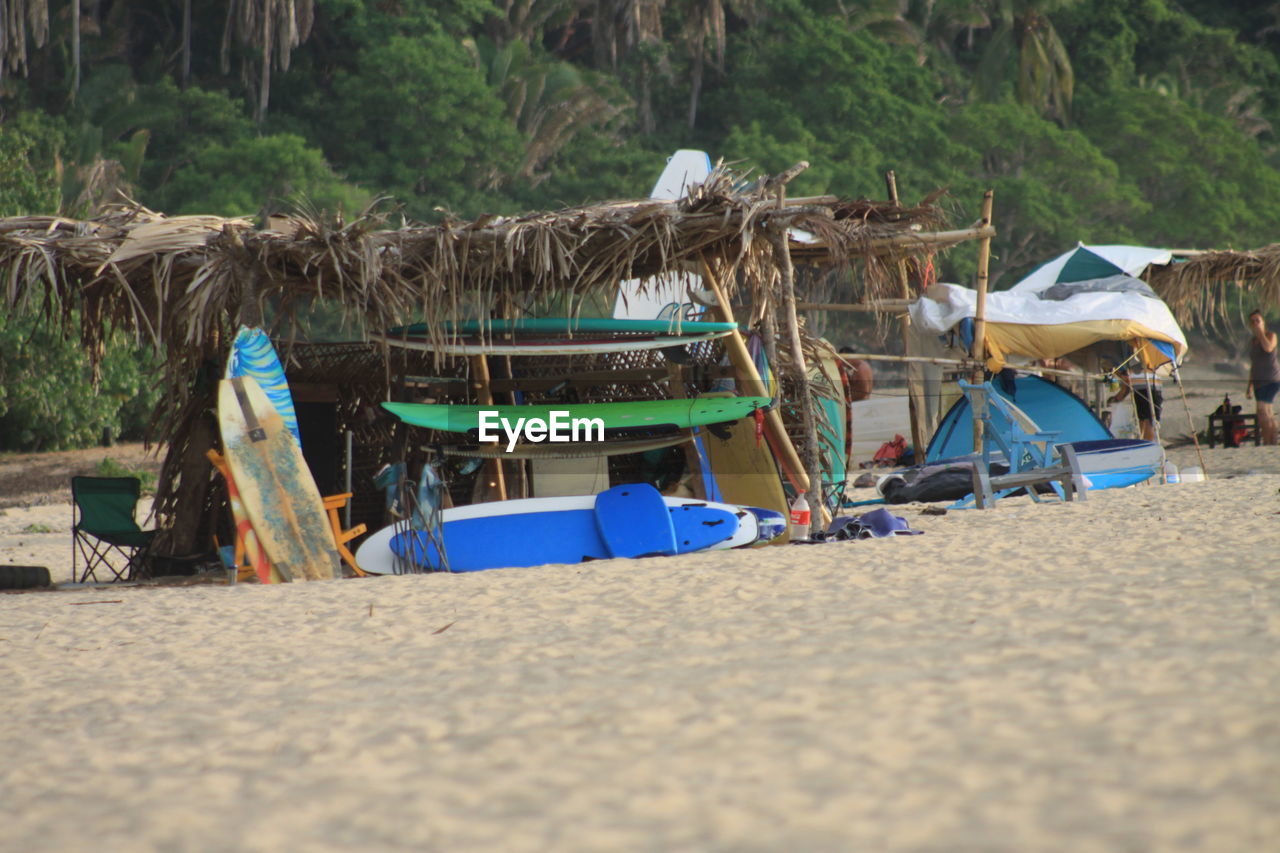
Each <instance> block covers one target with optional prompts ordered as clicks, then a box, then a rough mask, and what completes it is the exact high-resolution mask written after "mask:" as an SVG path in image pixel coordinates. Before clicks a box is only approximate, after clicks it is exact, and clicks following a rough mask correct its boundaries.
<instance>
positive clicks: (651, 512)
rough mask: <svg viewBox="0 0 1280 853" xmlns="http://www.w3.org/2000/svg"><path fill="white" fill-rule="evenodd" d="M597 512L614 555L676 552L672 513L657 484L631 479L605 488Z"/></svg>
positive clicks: (636, 555) (600, 524)
mask: <svg viewBox="0 0 1280 853" xmlns="http://www.w3.org/2000/svg"><path fill="white" fill-rule="evenodd" d="M595 514H596V525H597V526H598V527H599V528H600V538H601V539H602V540H604V544H605V546H606V547H607V548H608V549H609V553H610V554H611V555H613V556H614V557H648V556H652V555H656V554H674V553H675V552H676V533H675V530H674V529H673V528H672V526H671V515H672V514H671V512H670V511H669V510H668V509H667V504H666V501H664V500H663V499H662V494H661V493H660V492H659V491H658V490H657V489H655V488H654V487H653V486H650V485H647V484H642V483H631V484H629V485H625V486H618V487H616V488H612V489H609V490H607V491H604V492H601V493H600V494H599V495H597V496H596V506H595ZM735 526H736V522H735Z"/></svg>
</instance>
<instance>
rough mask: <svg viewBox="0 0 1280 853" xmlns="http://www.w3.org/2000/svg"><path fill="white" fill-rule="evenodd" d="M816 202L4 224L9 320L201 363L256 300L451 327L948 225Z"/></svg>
mask: <svg viewBox="0 0 1280 853" xmlns="http://www.w3.org/2000/svg"><path fill="white" fill-rule="evenodd" d="M800 201H801V202H802V203H800V204H795V203H791V204H785V203H784V204H781V205H780V204H779V201H778V196H777V188H776V187H775V186H773V185H771V184H770V182H769V181H757V182H755V183H753V184H751V185H750V186H748V187H745V188H739V187H737V186H735V180H734V178H733V175H732V174H731V173H730V172H728V171H725V170H723V169H722V170H718V171H717V172H716V173H715V174H713V175H712V176H711V178H710V179H709V180H708V181H707V182H706V183H705V184H704V185H703V186H702V187H700V188H698V189H697V190H696V191H695V192H694V193H693V195H692V196H691V197H689V198H686V199H682V200H680V201H678V202H663V201H650V200H644V201H624V202H613V203H607V204H599V205H592V206H586V207H579V208H569V209H566V210H559V211H553V212H545V213H530V214H525V215H522V216H514V217H500V216H484V217H481V218H480V219H477V220H475V221H473V222H459V221H456V220H448V221H445V222H443V223H441V224H438V225H419V224H408V223H405V224H402V225H401V226H400V227H388V224H387V221H386V217H385V216H380V215H377V214H374V213H366V214H365V215H362V216H361V217H359V218H358V219H356V220H355V221H353V222H350V223H343V222H341V221H336V222H327V221H324V220H323V219H322V218H321V217H319V216H311V215H295V216H289V217H282V218H277V219H273V220H272V223H271V225H272V227H269V228H263V229H259V228H255V227H254V226H253V224H252V223H251V222H250V221H249V220H246V219H227V218H221V217H215V216H180V217H171V218H170V217H165V216H164V215H162V214H159V213H154V212H152V211H150V210H147V209H146V208H143V207H141V206H137V205H131V206H117V207H113V208H110V209H108V210H106V211H105V212H104V213H102V214H101V215H100V216H99V217H97V218H95V219H92V220H86V221H74V220H68V219H62V218H59V217H21V218H14V219H4V220H0V268H3V269H4V271H5V277H4V285H3V287H4V291H3V292H4V296H5V302H6V304H7V305H9V306H13V305H15V304H18V303H21V302H24V301H29V300H40V301H42V302H43V305H44V308H45V311H46V312H47V313H51V312H53V311H55V310H56V309H62V310H64V311H66V310H69V309H70V308H71V307H74V306H80V307H82V308H84V309H85V311H84V316H83V321H82V322H83V325H82V328H81V332H82V335H83V337H84V340H85V343H86V344H87V345H89V346H90V347H91V348H92V349H95V350H96V348H97V347H98V346H99V345H100V343H101V341H102V340H103V336H104V330H105V327H106V325H108V324H113V325H119V326H122V327H124V328H126V329H131V330H136V331H137V332H138V334H139V335H140V336H142V337H143V338H144V339H145V340H148V341H150V342H151V343H153V344H154V345H156V346H157V348H160V349H167V350H168V351H169V353H170V354H174V353H177V352H181V351H183V350H188V349H201V348H202V344H203V343H205V342H208V341H209V340H210V338H211V336H213V335H214V334H215V330H217V329H219V328H220V327H221V328H223V329H224V330H225V326H226V324H227V323H229V322H234V321H235V319H236V315H237V313H238V312H239V311H240V310H241V309H242V307H243V306H245V305H247V304H248V303H251V302H252V301H254V300H255V299H256V300H262V299H266V298H272V299H274V300H277V301H278V303H279V304H280V306H281V308H282V309H283V310H286V311H287V310H288V309H289V308H290V307H291V306H292V305H294V304H296V303H299V302H309V300H311V299H312V298H313V297H327V298H330V299H333V300H336V301H337V302H338V303H340V304H341V305H342V306H343V308H344V309H346V310H347V311H348V312H351V313H354V314H356V315H359V316H361V317H362V318H363V319H364V320H365V321H366V322H367V323H368V325H369V326H370V327H371V328H384V327H387V326H391V325H395V324H397V323H400V322H405V321H406V320H410V319H415V320H427V321H428V322H437V321H443V320H451V319H457V318H459V317H460V316H461V315H462V314H464V313H465V312H466V310H467V309H468V307H469V306H470V304H472V300H473V299H474V298H475V296H476V295H477V294H487V295H505V296H511V297H522V298H527V297H529V296H538V295H562V296H571V297H585V296H587V295H590V294H591V293H593V292H596V291H605V290H607V291H612V290H613V289H615V288H616V287H617V285H618V282H619V281H621V280H623V279H627V278H634V277H641V276H646V275H650V274H653V273H657V272H661V271H664V270H670V269H678V268H680V267H681V265H682V264H685V263H692V262H696V261H697V259H698V256H699V255H700V254H703V253H705V254H707V255H710V256H712V257H714V258H717V259H720V260H723V261H726V262H729V263H730V264H731V265H733V266H736V267H738V268H739V269H742V268H752V267H760V266H762V265H767V264H769V259H770V250H769V247H768V245H767V241H766V240H763V239H759V237H760V236H761V235H762V234H763V233H764V232H765V231H767V230H768V229H770V228H776V227H781V226H784V225H792V226H795V227H798V228H802V229H804V230H805V231H808V232H810V233H811V234H813V235H815V236H816V238H817V240H816V242H815V243H812V244H807V245H806V246H805V247H803V250H804V251H805V252H806V253H807V255H809V256H812V255H813V254H814V253H815V252H817V253H819V254H820V255H821V256H822V257H824V258H825V259H827V260H830V261H845V260H849V259H852V258H857V257H862V256H865V255H868V254H871V253H873V252H890V251H893V252H904V251H905V252H910V251H911V249H912V246H911V245H905V246H904V245H903V244H902V239H903V238H904V237H905V238H906V239H907V240H908V241H910V240H911V239H912V237H913V235H915V234H918V233H920V232H922V231H928V230H930V229H933V228H936V227H937V226H938V225H939V224H940V223H941V221H942V217H941V215H940V213H939V211H938V209H937V208H934V207H932V206H922V207H916V208H906V207H899V206H897V205H893V204H889V203H887V202H870V201H862V200H859V201H840V200H836V199H827V198H824V199H819V200H800ZM892 238H897V240H896V241H895V240H893V239H892ZM955 242H958V240H956V241H955ZM921 248H923V242H922V244H921Z"/></svg>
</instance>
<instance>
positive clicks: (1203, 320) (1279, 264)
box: [1147, 243, 1280, 328]
mask: <svg viewBox="0 0 1280 853" xmlns="http://www.w3.org/2000/svg"><path fill="white" fill-rule="evenodd" d="M1147 279H1148V281H1149V283H1150V284H1151V287H1152V289H1153V290H1155V292H1156V293H1157V294H1159V296H1160V298H1161V299H1163V300H1164V301H1165V302H1166V303H1168V305H1169V308H1170V309H1171V310H1172V311H1173V313H1174V316H1175V317H1177V319H1178V322H1179V323H1183V324H1184V325H1188V326H1199V327H1201V328H1214V327H1218V326H1222V325H1226V323H1227V321H1228V320H1229V318H1228V317H1227V313H1226V312H1227V311H1228V310H1229V308H1230V306H1231V305H1233V304H1236V300H1234V299H1230V298H1228V296H1229V295H1230V294H1233V293H1236V292H1238V293H1239V294H1240V295H1242V296H1243V295H1245V294H1247V295H1248V296H1249V297H1251V298H1252V300H1253V304H1252V305H1250V306H1249V308H1253V307H1257V308H1261V309H1262V310H1264V311H1266V310H1269V309H1276V308H1280V243H1272V244H1271V245H1270V246H1264V247H1262V248H1260V249H1253V250H1251V251H1244V252H1233V251H1222V252H1202V253H1200V254H1197V255H1195V256H1193V257H1191V258H1189V259H1188V260H1186V261H1182V262H1179V263H1173V264H1168V265H1166V266H1162V267H1152V268H1151V269H1150V271H1149V272H1148V273H1147Z"/></svg>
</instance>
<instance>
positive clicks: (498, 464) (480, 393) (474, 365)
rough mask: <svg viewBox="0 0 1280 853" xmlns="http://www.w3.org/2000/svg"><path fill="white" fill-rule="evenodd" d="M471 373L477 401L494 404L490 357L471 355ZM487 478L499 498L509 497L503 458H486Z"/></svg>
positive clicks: (487, 404) (482, 404)
mask: <svg viewBox="0 0 1280 853" xmlns="http://www.w3.org/2000/svg"><path fill="white" fill-rule="evenodd" d="M470 361H471V374H472V376H474V377H475V391H476V402H477V403H479V404H480V405H481V406H492V405H493V389H492V387H490V384H489V359H488V357H487V356H483V355H473V356H471V359H470ZM484 467H485V474H484V476H485V478H486V480H487V482H488V486H489V489H488V490H487V491H491V492H493V493H496V494H497V496H498V500H500V501H505V500H506V499H507V483H506V478H505V477H503V475H502V460H501V459H486V460H485V463H484Z"/></svg>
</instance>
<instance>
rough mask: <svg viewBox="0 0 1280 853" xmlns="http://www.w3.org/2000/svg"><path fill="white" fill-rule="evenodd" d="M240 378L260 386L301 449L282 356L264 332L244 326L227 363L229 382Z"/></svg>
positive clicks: (233, 345) (295, 414)
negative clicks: (281, 359) (277, 352)
mask: <svg viewBox="0 0 1280 853" xmlns="http://www.w3.org/2000/svg"><path fill="white" fill-rule="evenodd" d="M237 376H250V377H253V379H254V380H255V381H256V382H257V383H258V387H260V388H261V389H262V391H263V393H265V394H266V395H267V399H268V400H270V401H271V406H272V408H274V409H275V410H276V411H277V412H279V413H280V417H281V418H282V419H283V420H284V425H285V428H286V429H288V430H289V432H290V433H292V434H293V438H294V440H295V441H297V442H298V446H299V447H301V446H302V436H301V435H300V434H299V433H298V413H297V412H296V411H295V410H294V408H293V396H292V395H291V394H290V393H289V382H288V380H286V379H285V378H284V366H283V365H281V364H280V356H278V355H276V349H275V347H273V346H272V345H271V339H270V338H268V337H267V333H266V332H264V331H262V330H261V329H251V328H249V327H248V326H241V327H240V330H239V331H238V332H236V339H235V340H234V341H233V342H232V343H231V356H230V358H228V359H227V375H226V378H227V379H234V378H236V377H237Z"/></svg>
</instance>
